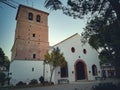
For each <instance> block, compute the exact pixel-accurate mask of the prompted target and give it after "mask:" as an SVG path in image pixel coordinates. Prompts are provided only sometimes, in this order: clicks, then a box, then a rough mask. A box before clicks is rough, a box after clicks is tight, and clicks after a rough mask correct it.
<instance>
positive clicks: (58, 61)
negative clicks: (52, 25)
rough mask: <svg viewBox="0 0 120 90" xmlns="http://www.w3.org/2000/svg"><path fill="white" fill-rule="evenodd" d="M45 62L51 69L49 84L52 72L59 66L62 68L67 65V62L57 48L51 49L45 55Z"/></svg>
mask: <svg viewBox="0 0 120 90" xmlns="http://www.w3.org/2000/svg"><path fill="white" fill-rule="evenodd" d="M45 60H46V62H47V63H48V64H49V65H50V68H51V77H50V83H51V80H52V75H53V72H54V70H55V69H56V68H57V67H59V66H60V67H63V66H65V65H67V62H66V61H65V58H64V56H63V53H61V52H60V49H59V48H58V47H57V48H53V50H52V52H51V53H47V54H46V55H45Z"/></svg>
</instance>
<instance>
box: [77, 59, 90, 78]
mask: <svg viewBox="0 0 120 90" xmlns="http://www.w3.org/2000/svg"><path fill="white" fill-rule="evenodd" d="M85 79H88V78H87V69H86V64H85V62H84V61H82V60H77V61H76V63H75V80H85Z"/></svg>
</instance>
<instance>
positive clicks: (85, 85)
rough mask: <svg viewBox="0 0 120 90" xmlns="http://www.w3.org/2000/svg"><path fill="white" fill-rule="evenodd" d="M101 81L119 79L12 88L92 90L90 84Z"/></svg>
mask: <svg viewBox="0 0 120 90" xmlns="http://www.w3.org/2000/svg"><path fill="white" fill-rule="evenodd" d="M101 82H102V83H105V82H112V83H118V82H119V81H118V80H103V81H79V82H71V83H70V84H59V85H53V86H43V87H32V88H22V89H14V90H92V86H94V85H97V84H99V83H101ZM8 90H9V89H8Z"/></svg>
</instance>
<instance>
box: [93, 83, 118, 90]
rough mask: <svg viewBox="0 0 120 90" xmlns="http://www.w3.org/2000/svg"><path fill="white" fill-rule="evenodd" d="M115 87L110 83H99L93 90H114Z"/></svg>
mask: <svg viewBox="0 0 120 90" xmlns="http://www.w3.org/2000/svg"><path fill="white" fill-rule="evenodd" d="M116 89H117V87H116V85H114V84H112V83H100V84H99V85H96V86H93V90H116Z"/></svg>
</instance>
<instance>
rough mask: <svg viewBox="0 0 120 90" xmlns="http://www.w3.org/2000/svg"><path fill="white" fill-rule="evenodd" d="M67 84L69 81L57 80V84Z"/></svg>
mask: <svg viewBox="0 0 120 90" xmlns="http://www.w3.org/2000/svg"><path fill="white" fill-rule="evenodd" d="M65 83H66V84H68V83H69V80H68V79H59V80H58V84H65Z"/></svg>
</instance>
